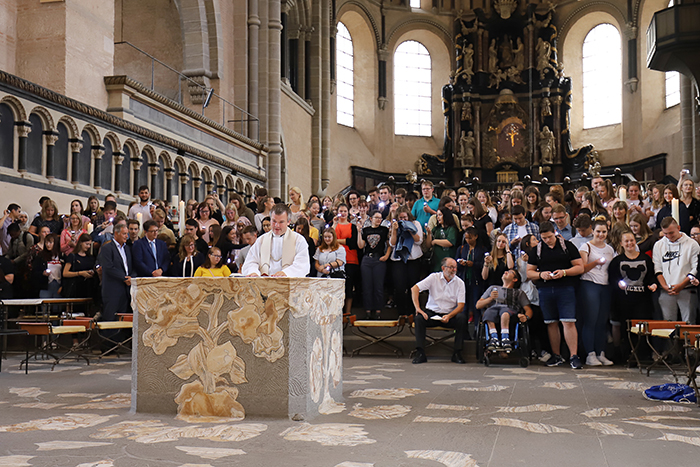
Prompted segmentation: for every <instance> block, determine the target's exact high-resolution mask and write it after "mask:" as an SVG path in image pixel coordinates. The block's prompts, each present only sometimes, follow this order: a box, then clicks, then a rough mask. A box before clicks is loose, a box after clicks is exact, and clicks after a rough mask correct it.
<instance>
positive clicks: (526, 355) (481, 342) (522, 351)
mask: <svg viewBox="0 0 700 467" xmlns="http://www.w3.org/2000/svg"><path fill="white" fill-rule="evenodd" d="M500 328H501V323H496V330H498V332H499V335H500V330H501V329H500ZM510 335H511V336H513V338H512V339H511V341H512V342H513V350H511V351H510V352H505V351H503V350H501V349H496V350H488V348H487V344H488V340H489V326H488V323H487V322H486V321H481V322H480V323H479V326H478V331H477V337H476V359H477V361H478V362H479V363H483V364H484V366H489V365H491V363H494V362H495V361H496V358H498V359H499V360H504V361H507V360H513V359H515V358H517V359H518V363H519V364H520V366H521V367H523V368H527V367H528V365H529V364H530V358H531V351H532V340H531V338H530V328H529V326H528V323H527V321H526V322H524V323H523V322H520V320H518V319H517V317H515V316H513V319H512V320H511V322H510Z"/></svg>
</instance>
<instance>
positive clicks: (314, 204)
mask: <svg viewBox="0 0 700 467" xmlns="http://www.w3.org/2000/svg"><path fill="white" fill-rule="evenodd" d="M306 206H307V207H308V208H309V209H308V211H307V212H308V213H309V223H311V225H312V226H314V227H315V228H316V230H318V232H319V237H320V236H321V235H320V234H321V232H323V231H324V230H325V227H326V220H325V219H323V218H321V217H320V216H321V203H320V202H319V201H317V200H313V201H310V202H309V203H307V205H306ZM261 222H262V221H261ZM319 242H320V239H319Z"/></svg>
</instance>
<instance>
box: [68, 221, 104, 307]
mask: <svg viewBox="0 0 700 467" xmlns="http://www.w3.org/2000/svg"><path fill="white" fill-rule="evenodd" d="M91 246H92V237H90V235H88V234H87V233H83V234H81V235H80V236H79V237H78V239H77V241H76V244H75V247H74V248H73V250H72V251H71V252H70V253H69V254H68V256H67V257H66V263H65V265H64V266H63V290H62V295H63V296H64V297H66V298H80V297H90V298H93V300H94V299H95V298H97V297H99V295H100V283H99V280H98V278H97V272H96V271H95V256H93V255H91V254H90V247H91Z"/></svg>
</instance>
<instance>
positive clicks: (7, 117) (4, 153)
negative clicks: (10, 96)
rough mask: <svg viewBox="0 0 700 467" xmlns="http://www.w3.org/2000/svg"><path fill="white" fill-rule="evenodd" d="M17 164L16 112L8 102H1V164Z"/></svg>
mask: <svg viewBox="0 0 700 467" xmlns="http://www.w3.org/2000/svg"><path fill="white" fill-rule="evenodd" d="M14 165H15V114H13V113H12V109H11V108H10V107H9V106H8V105H7V104H0V166H2V167H9V168H12V167H14Z"/></svg>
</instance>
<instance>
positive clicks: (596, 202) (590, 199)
mask: <svg viewBox="0 0 700 467" xmlns="http://www.w3.org/2000/svg"><path fill="white" fill-rule="evenodd" d="M582 212H585V213H586V214H588V215H589V216H591V219H595V218H596V217H599V216H604V217H605V218H608V210H607V209H605V206H603V204H602V203H601V202H600V198H598V195H597V194H596V192H595V191H587V192H585V193H584V194H583V201H582V202H581V210H580V211H579V214H580V213H582Z"/></svg>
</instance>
